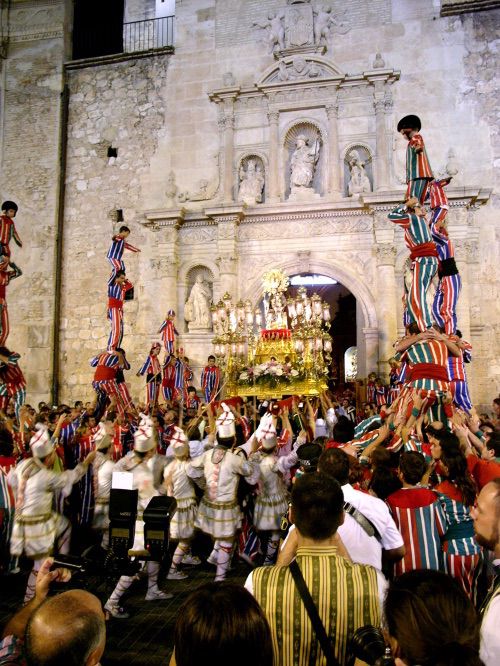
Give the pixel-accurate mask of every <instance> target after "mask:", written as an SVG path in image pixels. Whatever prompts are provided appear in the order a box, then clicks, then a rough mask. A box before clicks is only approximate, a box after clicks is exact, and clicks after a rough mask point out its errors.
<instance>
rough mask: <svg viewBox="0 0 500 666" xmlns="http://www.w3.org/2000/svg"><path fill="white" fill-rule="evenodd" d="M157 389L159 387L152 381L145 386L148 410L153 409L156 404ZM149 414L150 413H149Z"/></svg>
mask: <svg viewBox="0 0 500 666" xmlns="http://www.w3.org/2000/svg"><path fill="white" fill-rule="evenodd" d="M159 389H160V386H159V384H158V382H155V381H154V380H152V381H150V382H148V383H147V384H146V405H147V406H148V409H149V410H151V409H152V408H154V406H155V405H156V403H157V402H158V393H159ZM149 413H151V411H150V412H149Z"/></svg>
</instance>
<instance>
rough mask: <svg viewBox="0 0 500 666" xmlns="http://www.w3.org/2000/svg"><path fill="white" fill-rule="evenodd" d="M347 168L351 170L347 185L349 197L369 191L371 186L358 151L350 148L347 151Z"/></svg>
mask: <svg viewBox="0 0 500 666" xmlns="http://www.w3.org/2000/svg"><path fill="white" fill-rule="evenodd" d="M348 157H349V169H350V171H351V180H350V181H349V185H348V186H347V191H348V194H349V196H350V197H352V196H354V195H356V194H362V193H363V192H371V191H372V186H371V183H370V180H369V178H368V176H367V175H366V171H365V163H364V162H362V161H361V158H360V156H359V152H358V151H357V150H351V152H350V153H349V156H348Z"/></svg>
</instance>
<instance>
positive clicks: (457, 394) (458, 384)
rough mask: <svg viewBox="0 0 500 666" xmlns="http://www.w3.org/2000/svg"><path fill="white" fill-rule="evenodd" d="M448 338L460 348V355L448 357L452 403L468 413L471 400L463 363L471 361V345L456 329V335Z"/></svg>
mask: <svg viewBox="0 0 500 666" xmlns="http://www.w3.org/2000/svg"><path fill="white" fill-rule="evenodd" d="M450 340H451V341H452V342H453V343H454V344H455V345H456V346H457V347H458V348H459V350H460V356H450V357H449V358H448V375H449V379H450V390H451V395H452V396H453V403H454V404H455V405H456V406H457V407H458V408H459V409H463V410H464V411H465V412H467V413H468V414H470V411H471V409H472V400H471V397H470V393H469V385H468V383H467V375H466V374H465V366H464V363H470V362H471V361H472V345H471V344H470V342H467V341H466V340H463V339H462V333H461V331H459V330H458V329H457V334H456V335H451V336H450Z"/></svg>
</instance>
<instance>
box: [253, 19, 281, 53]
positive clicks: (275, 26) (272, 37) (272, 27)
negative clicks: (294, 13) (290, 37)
mask: <svg viewBox="0 0 500 666" xmlns="http://www.w3.org/2000/svg"><path fill="white" fill-rule="evenodd" d="M284 18H285V13H284V12H283V11H279V12H276V13H273V12H269V14H268V15H267V19H268V20H267V21H264V22H263V23H259V22H258V21H254V23H253V25H256V26H257V27H258V28H264V29H265V30H267V38H268V41H269V44H270V45H271V53H273V52H274V51H277V50H283V49H284V48H285V28H284V25H283V19H284Z"/></svg>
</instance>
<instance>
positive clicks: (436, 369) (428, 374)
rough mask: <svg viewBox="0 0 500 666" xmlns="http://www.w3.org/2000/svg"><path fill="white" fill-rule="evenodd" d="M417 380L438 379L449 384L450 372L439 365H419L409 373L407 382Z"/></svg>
mask: <svg viewBox="0 0 500 666" xmlns="http://www.w3.org/2000/svg"><path fill="white" fill-rule="evenodd" d="M416 379H437V380H440V381H443V382H448V370H447V369H446V368H445V367H443V366H442V365H438V364H437V363H418V365H416V366H415V367H414V368H411V369H410V371H409V372H408V377H407V381H409V382H414V381H415V380H416Z"/></svg>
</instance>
